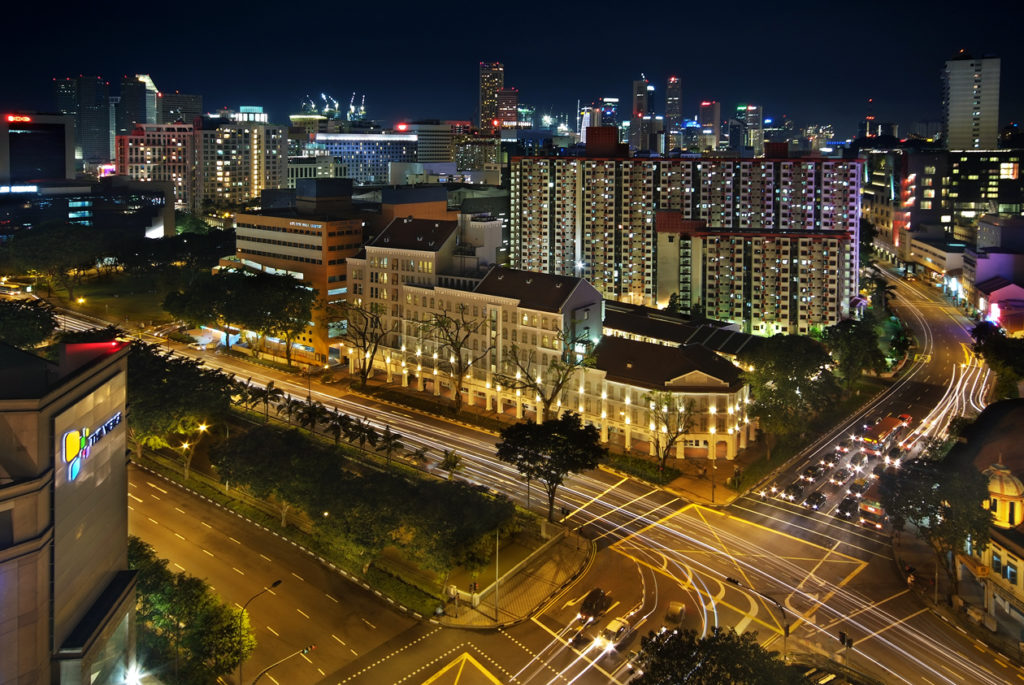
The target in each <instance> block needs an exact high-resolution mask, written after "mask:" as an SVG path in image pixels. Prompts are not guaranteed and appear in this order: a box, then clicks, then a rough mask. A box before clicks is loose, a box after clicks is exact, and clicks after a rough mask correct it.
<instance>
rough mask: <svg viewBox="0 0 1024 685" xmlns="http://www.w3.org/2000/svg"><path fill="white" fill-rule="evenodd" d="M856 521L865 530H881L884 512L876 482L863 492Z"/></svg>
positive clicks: (883, 522) (883, 523)
mask: <svg viewBox="0 0 1024 685" xmlns="http://www.w3.org/2000/svg"><path fill="white" fill-rule="evenodd" d="M857 520H858V522H859V523H860V525H862V526H864V527H865V528H874V529H875V530H882V526H883V525H885V511H884V510H883V509H882V501H881V496H880V495H879V486H878V481H877V480H876V481H873V482H872V483H871V486H870V487H869V488H868V489H867V490H866V491H865V492H864V496H863V497H861V498H860V506H859V507H858V508H857Z"/></svg>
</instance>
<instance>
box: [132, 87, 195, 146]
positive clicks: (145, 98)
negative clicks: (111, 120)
mask: <svg viewBox="0 0 1024 685" xmlns="http://www.w3.org/2000/svg"><path fill="white" fill-rule="evenodd" d="M158 93H159V91H158V90H157V87H156V84H154V83H153V79H151V78H150V77H149V74H136V75H134V76H125V77H123V78H122V79H121V95H120V101H119V102H118V104H117V135H119V136H124V135H128V134H129V133H131V132H132V131H134V130H135V126H136V125H138V124H155V123H157V121H156V118H157V99H158V98H157V94H158ZM189 123H191V122H189Z"/></svg>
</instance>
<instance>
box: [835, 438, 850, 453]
mask: <svg viewBox="0 0 1024 685" xmlns="http://www.w3.org/2000/svg"><path fill="white" fill-rule="evenodd" d="M852 446H853V441H852V440H850V439H849V438H843V439H842V440H840V441H839V442H837V443H836V454H846V453H847V452H849V451H850V448H851V447H852Z"/></svg>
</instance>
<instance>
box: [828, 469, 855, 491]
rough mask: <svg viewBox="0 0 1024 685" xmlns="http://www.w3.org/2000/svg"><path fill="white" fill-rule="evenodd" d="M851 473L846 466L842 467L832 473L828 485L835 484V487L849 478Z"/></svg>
mask: <svg viewBox="0 0 1024 685" xmlns="http://www.w3.org/2000/svg"><path fill="white" fill-rule="evenodd" d="M852 475H853V471H851V470H850V469H847V468H842V469H839V470H838V471H836V472H835V473H833V474H832V476H831V477H830V478H829V479H828V484H829V485H835V486H836V487H838V486H840V485H842V484H843V483H845V482H846V481H848V480H850V476H852Z"/></svg>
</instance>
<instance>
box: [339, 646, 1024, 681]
mask: <svg viewBox="0 0 1024 685" xmlns="http://www.w3.org/2000/svg"><path fill="white" fill-rule="evenodd" d="M348 651H350V652H352V656H359V652H357V651H356V650H354V649H352V648H351V647H349V648H348ZM1018 677H1019V676H1018Z"/></svg>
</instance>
